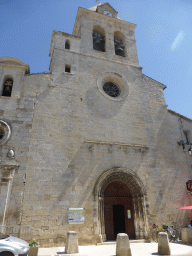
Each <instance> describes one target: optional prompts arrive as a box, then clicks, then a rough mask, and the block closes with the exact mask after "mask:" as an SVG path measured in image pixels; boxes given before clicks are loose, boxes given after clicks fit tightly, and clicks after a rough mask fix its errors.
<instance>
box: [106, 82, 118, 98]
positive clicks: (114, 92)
mask: <svg viewBox="0 0 192 256" xmlns="http://www.w3.org/2000/svg"><path fill="white" fill-rule="evenodd" d="M103 91H104V92H105V93H107V94H108V95H109V96H110V97H114V98H115V97H118V96H119V95H120V92H121V91H120V89H119V87H118V86H117V85H116V84H114V83H111V82H107V83H105V84H104V85H103Z"/></svg>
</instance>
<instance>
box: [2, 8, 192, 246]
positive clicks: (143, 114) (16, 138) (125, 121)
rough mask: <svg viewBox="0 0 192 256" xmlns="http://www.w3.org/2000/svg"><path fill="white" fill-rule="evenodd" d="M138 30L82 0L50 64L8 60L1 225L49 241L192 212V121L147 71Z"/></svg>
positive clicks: (57, 38) (144, 227) (103, 236)
mask: <svg viewBox="0 0 192 256" xmlns="http://www.w3.org/2000/svg"><path fill="white" fill-rule="evenodd" d="M135 27H136V25H135V24H132V23H130V22H126V21H123V20H121V19H119V18H118V17H117V11H116V10H114V9H113V7H112V6H111V5H110V4H108V3H105V4H102V5H100V4H98V6H95V7H92V8H90V9H84V8H79V9H78V13H77V17H76V21H75V25H74V30H73V34H72V35H70V34H67V33H64V32H59V31H53V35H52V39H51V47H50V53H49V54H50V58H51V61H50V72H48V73H38V74H30V72H29V66H28V65H26V64H25V63H24V62H22V61H21V60H19V59H15V58H12V57H2V58H0V95H1V97H0V178H1V183H0V223H1V224H0V225H22V226H24V225H30V226H32V228H33V236H34V237H35V238H36V239H37V240H38V241H40V242H41V246H45V247H46V246H59V245H60V246H63V245H64V244H65V242H66V238H67V232H68V231H75V232H77V234H78V241H79V245H83V244H96V243H97V242H102V241H106V240H107V241H110V240H115V239H116V236H117V234H118V233H122V232H123V233H127V234H128V235H129V239H140V238H146V239H147V238H149V237H150V235H151V228H152V224H153V223H156V224H158V225H159V226H161V225H162V224H163V223H166V225H171V224H173V225H175V227H176V226H177V227H178V228H181V227H184V226H185V225H186V223H187V222H188V220H190V219H191V215H190V214H189V215H188V212H187V211H181V210H178V208H179V207H182V206H185V205H190V204H191V195H190V192H188V191H187V189H186V182H187V181H188V180H191V179H192V175H191V172H192V157H191V155H190V154H191V150H190V149H191V144H190V143H192V138H191V131H192V120H191V119H189V118H187V117H185V116H182V115H180V114H178V113H176V112H174V111H172V110H169V109H167V106H166V103H165V98H164V94H163V90H164V89H165V88H166V86H165V85H163V84H161V83H160V82H157V81H155V80H153V79H152V78H150V77H148V76H146V75H144V74H143V73H142V68H141V67H140V66H139V62H138V57H137V49H136V42H135V36H134V29H135ZM178 142H179V143H178Z"/></svg>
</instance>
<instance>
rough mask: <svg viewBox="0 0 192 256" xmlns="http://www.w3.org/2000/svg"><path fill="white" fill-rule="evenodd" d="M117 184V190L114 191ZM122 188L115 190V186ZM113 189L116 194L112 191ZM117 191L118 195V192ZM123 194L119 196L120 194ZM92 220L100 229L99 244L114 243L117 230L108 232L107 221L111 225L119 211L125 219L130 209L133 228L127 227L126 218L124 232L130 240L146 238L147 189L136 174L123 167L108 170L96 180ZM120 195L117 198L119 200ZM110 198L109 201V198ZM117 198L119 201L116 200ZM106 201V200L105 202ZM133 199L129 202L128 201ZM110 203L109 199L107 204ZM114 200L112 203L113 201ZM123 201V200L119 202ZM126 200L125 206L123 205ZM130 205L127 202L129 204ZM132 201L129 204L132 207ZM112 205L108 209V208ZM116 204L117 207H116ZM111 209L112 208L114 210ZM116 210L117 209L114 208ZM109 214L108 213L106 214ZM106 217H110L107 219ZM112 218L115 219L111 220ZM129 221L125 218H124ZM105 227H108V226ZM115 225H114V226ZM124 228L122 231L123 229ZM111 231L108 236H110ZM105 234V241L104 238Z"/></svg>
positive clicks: (147, 229)
mask: <svg viewBox="0 0 192 256" xmlns="http://www.w3.org/2000/svg"><path fill="white" fill-rule="evenodd" d="M115 184H116V188H115ZM119 186H120V187H121V189H118V187H119ZM115 190H116V191H115ZM117 191H119V192H117ZM119 193H120V194H119ZM121 193H122V194H121ZM93 195H94V202H93V205H94V217H95V224H96V223H97V224H98V228H99V237H98V238H99V240H100V241H101V242H103V241H106V240H114V237H115V234H116V233H117V232H118V230H116V231H114V227H113V229H111V231H108V230H109V228H110V223H107V221H109V222H110V221H112V222H113V214H116V213H115V212H119V211H122V212H124V219H125V216H126V215H127V214H128V213H129V212H127V211H126V210H129V208H128V207H130V210H131V218H132V217H133V218H132V220H131V221H132V222H131V225H132V223H134V228H131V230H129V228H127V227H126V221H127V220H126V219H125V231H126V230H127V231H126V233H128V234H129V233H130V234H129V235H130V238H132V239H133V238H134V237H135V238H136V239H142V238H146V239H147V238H148V231H149V226H148V206H149V205H148V200H147V193H146V189H145V187H144V185H143V183H142V181H141V179H140V178H139V177H138V175H137V174H136V173H135V172H132V171H129V170H126V169H125V168H112V169H110V170H107V171H104V172H103V173H102V174H101V175H100V176H99V177H98V179H97V181H96V183H95V185H94V188H93ZM118 195H120V197H118ZM124 196H125V197H129V196H130V199H129V200H125V199H123V197H124ZM110 197H111V199H110ZM115 197H117V198H118V199H115ZM108 198H109V199H108ZM131 199H132V200H131ZM110 200H112V201H111V202H110ZM113 200H114V201H113ZM121 200H122V201H121ZM125 201H127V205H126V202H125ZM117 202H118V203H119V202H121V204H119V205H123V207H124V208H123V207H122V209H120V207H119V206H118V204H117ZM128 202H129V203H128ZM131 202H132V205H131ZM110 205H111V206H110ZM115 205H117V206H115ZM131 207H132V208H131ZM113 208H114V209H113ZM115 208H116V209H115ZM106 211H108V213H107V212H106ZM108 214H109V215H110V214H111V216H108ZM96 218H98V222H96ZM114 218H116V219H117V218H118V215H117V217H114ZM127 218H128V217H127ZM107 225H108V226H107ZM113 225H114V224H113ZM122 227H123V224H122ZM122 229H123V228H122ZM110 232H111V234H112V235H111V236H110V235H109V234H110ZM106 234H107V238H106Z"/></svg>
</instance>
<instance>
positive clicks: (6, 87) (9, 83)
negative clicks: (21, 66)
mask: <svg viewBox="0 0 192 256" xmlns="http://www.w3.org/2000/svg"><path fill="white" fill-rule="evenodd" d="M12 88H13V79H12V78H6V79H5V82H4V84H3V93H2V96H5V97H11V92H12Z"/></svg>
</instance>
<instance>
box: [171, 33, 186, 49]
mask: <svg viewBox="0 0 192 256" xmlns="http://www.w3.org/2000/svg"><path fill="white" fill-rule="evenodd" d="M184 36H185V33H184V31H180V32H179V33H178V34H177V36H176V38H175V40H174V42H173V43H172V45H171V51H174V50H176V49H178V48H179V46H180V45H181V43H182V41H183V38H184Z"/></svg>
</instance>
